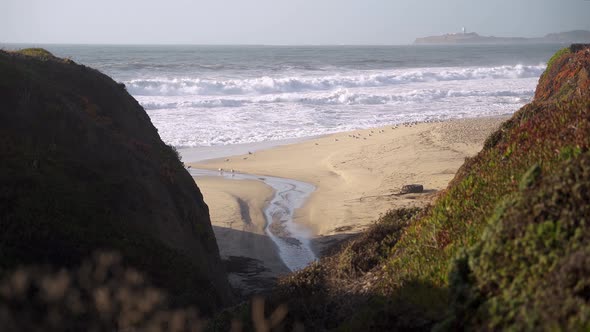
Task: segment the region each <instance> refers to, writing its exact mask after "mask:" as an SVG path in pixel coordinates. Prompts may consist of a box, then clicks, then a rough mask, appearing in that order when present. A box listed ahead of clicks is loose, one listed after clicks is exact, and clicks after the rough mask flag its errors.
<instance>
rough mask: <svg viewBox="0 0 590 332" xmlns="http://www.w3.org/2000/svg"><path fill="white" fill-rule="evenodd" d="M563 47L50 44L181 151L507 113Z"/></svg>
mask: <svg viewBox="0 0 590 332" xmlns="http://www.w3.org/2000/svg"><path fill="white" fill-rule="evenodd" d="M4 46H5V47H10V45H8V46H6V45H4ZM561 46H562V45H546V44H545V45H522V46H519V45H503V46H502V45H485V46H483V45H480V46H431V47H425V46H421V47H420V46H370V47H369V46H334V47H327V46H298V47H276V46H105V45H103V46H100V45H92V46H83V45H43V47H45V48H47V49H48V50H49V51H51V52H53V53H54V54H56V55H58V56H64V57H70V58H72V59H73V60H74V61H76V62H79V63H82V64H85V65H88V66H91V67H94V68H97V69H98V70H100V71H102V72H104V73H106V74H108V75H109V76H111V77H113V79H115V80H116V81H119V82H121V83H123V84H125V87H126V89H127V91H128V92H129V93H130V94H131V95H132V96H133V97H135V98H136V99H137V100H138V101H139V103H140V104H141V105H142V106H143V107H144V108H145V109H146V111H147V113H148V115H149V116H150V118H151V120H152V122H153V123H154V125H155V126H156V128H157V129H158V131H159V134H160V136H161V137H162V139H163V140H164V141H165V142H166V143H168V144H171V145H174V146H176V147H179V148H183V147H206V146H220V145H234V144H244V143H260V142H269V141H271V142H272V141H281V140H289V139H298V138H305V137H311V136H317V135H323V134H329V133H335V132H342V131H348V130H354V129H363V128H369V127H377V126H383V125H389V124H399V123H404V122H413V121H437V120H447V119H457V118H468V117H484V116H496V115H508V114H511V113H513V112H514V111H516V110H517V109H518V108H520V107H521V106H522V105H524V104H525V103H527V102H528V101H530V100H531V98H532V97H533V94H534V91H535V88H536V85H537V82H538V79H539V77H540V75H541V74H542V73H543V71H544V69H545V66H546V61H547V60H548V59H549V58H550V56H551V55H552V54H553V53H554V52H555V51H556V50H557V49H559V48H560V47H561Z"/></svg>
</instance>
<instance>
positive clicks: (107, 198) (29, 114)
mask: <svg viewBox="0 0 590 332" xmlns="http://www.w3.org/2000/svg"><path fill="white" fill-rule="evenodd" d="M0 160H1V162H0V184H1V186H0V229H1V230H2V231H1V232H0V268H1V269H2V270H3V271H7V270H8V269H11V268H13V267H15V266H18V265H22V264H40V263H41V264H42V263H48V264H51V265H56V266H74V265H77V264H79V262H80V261H81V260H82V259H83V258H85V257H88V256H89V255H91V253H92V252H93V251H95V250H98V249H111V250H113V249H114V250H116V251H118V252H120V253H121V254H122V255H123V258H124V261H125V262H127V263H128V264H130V265H132V266H134V267H137V268H139V269H140V270H143V271H145V272H146V273H147V274H148V275H149V277H150V279H151V280H152V281H153V282H154V283H155V285H157V286H159V287H162V288H165V289H167V290H168V291H169V292H170V294H171V295H172V300H173V302H174V303H176V304H196V305H197V306H198V307H199V308H200V309H201V311H202V312H205V313H207V312H212V311H213V310H215V309H217V308H219V307H221V306H223V305H225V304H227V303H228V302H229V301H230V290H229V286H228V283H227V277H226V275H225V272H224V270H223V267H222V265H221V261H220V258H219V252H218V248H217V244H216V241H215V237H214V234H213V231H212V228H211V224H210V219H209V211H208V208H207V205H206V204H205V203H204V201H203V197H202V195H201V193H200V191H199V188H197V186H196V184H195V182H194V181H193V179H192V178H191V176H190V175H189V174H188V172H186V170H185V169H184V168H183V166H182V164H181V162H180V161H179V159H178V156H177V154H176V152H175V151H174V149H172V148H171V147H169V146H166V145H165V144H164V143H163V142H162V140H161V139H160V137H159V136H158V133H157V130H156V128H155V127H154V126H153V125H152V123H151V122H150V119H149V118H148V116H147V114H146V112H145V111H144V110H143V108H142V107H141V106H140V105H139V104H138V103H137V101H136V100H134V99H133V98H132V97H131V96H130V95H129V94H128V93H127V91H126V90H125V87H124V86H123V85H122V84H117V83H116V82H114V81H113V80H112V79H110V78H109V77H108V76H106V75H104V74H101V73H100V72H98V71H96V70H94V69H91V68H88V67H85V66H81V65H77V64H75V63H73V62H72V61H70V60H63V59H58V58H55V57H53V56H52V55H51V54H49V53H48V52H46V51H44V50H28V51H25V52H16V53H12V52H11V53H7V52H0Z"/></svg>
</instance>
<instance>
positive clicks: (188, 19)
mask: <svg viewBox="0 0 590 332" xmlns="http://www.w3.org/2000/svg"><path fill="white" fill-rule="evenodd" d="M588 17H590V0H487V1H481V0H289V1H287V0H164V1H154V0H0V43H10V42H24V43H88V44H92V43H107V44H128V43H132V44H408V43H411V42H412V41H413V40H414V39H415V38H416V37H420V36H426V35H436V34H442V33H446V32H456V31H460V29H461V27H462V26H465V27H466V28H467V30H468V31H475V32H479V33H480V34H482V35H496V36H524V37H533V36H542V35H545V34H547V33H549V32H560V31H567V30H574V29H585V30H590V19H588Z"/></svg>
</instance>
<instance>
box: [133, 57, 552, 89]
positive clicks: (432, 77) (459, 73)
mask: <svg viewBox="0 0 590 332" xmlns="http://www.w3.org/2000/svg"><path fill="white" fill-rule="evenodd" d="M544 69H545V66H544V65H537V66H524V65H514V66H497V67H487V68H486V67H468V68H421V69H404V70H401V69H400V70H390V71H387V72H374V71H367V72H358V73H356V74H347V75H340V74H331V75H327V76H304V75H302V76H286V77H281V76H277V77H270V76H262V77H257V78H246V79H226V80H214V79H206V78H171V79H170V78H153V79H135V80H131V81H128V82H125V83H126V86H127V89H128V90H129V92H130V93H131V94H133V95H136V96H150V95H152V96H153V95H156V96H163V95H164V96H180V95H201V96H207V95H251V94H258V95H263V94H276V93H294V92H307V91H326V90H334V89H340V88H362V87H385V86H395V85H400V84H408V83H420V82H444V81H465V80H485V79H519V78H532V77H539V76H540V75H541V73H543V70H544Z"/></svg>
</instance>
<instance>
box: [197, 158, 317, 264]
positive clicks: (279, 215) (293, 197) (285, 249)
mask: <svg viewBox="0 0 590 332" xmlns="http://www.w3.org/2000/svg"><path fill="white" fill-rule="evenodd" d="M188 171H189V173H190V174H191V175H192V176H195V177H202V176H213V177H223V178H226V179H230V180H256V181H262V182H264V183H265V184H267V185H268V186H270V187H271V188H273V189H274V191H275V194H274V196H273V198H272V199H271V201H270V202H269V203H268V205H267V206H266V207H265V208H264V215H265V218H266V227H265V232H266V234H267V235H268V236H269V237H270V238H271V239H272V240H273V242H274V243H275V244H276V245H277V247H278V249H279V256H280V257H281V259H282V261H283V262H284V263H285V265H286V266H287V267H288V268H289V269H291V271H296V270H299V269H302V268H304V267H306V266H307V265H309V264H310V263H311V262H313V261H314V260H316V259H317V257H316V256H315V254H314V253H313V250H312V249H311V243H310V238H311V232H310V231H309V230H308V229H306V228H305V227H303V226H302V225H299V224H296V223H295V222H294V221H293V215H294V213H295V210H296V209H298V208H300V207H301V206H302V205H303V203H304V202H305V199H306V198H307V197H308V196H309V195H310V194H311V193H312V192H313V191H314V190H315V186H313V185H312V184H309V183H306V182H301V181H297V180H292V179H286V178H279V177H273V176H263V175H254V174H245V173H232V172H227V171H221V172H219V171H212V170H205V169H196V168H190V169H188Z"/></svg>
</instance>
